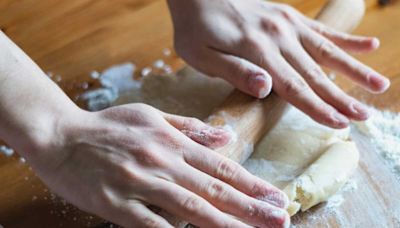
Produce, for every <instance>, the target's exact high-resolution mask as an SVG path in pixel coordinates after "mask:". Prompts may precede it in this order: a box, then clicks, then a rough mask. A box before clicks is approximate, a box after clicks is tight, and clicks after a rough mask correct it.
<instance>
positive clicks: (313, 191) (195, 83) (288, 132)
mask: <svg viewBox="0 0 400 228" xmlns="http://www.w3.org/2000/svg"><path fill="white" fill-rule="evenodd" d="M231 91H232V87H231V86H230V85H228V84H227V83H225V82H224V81H222V80H220V79H216V78H209V77H206V76H204V75H202V74H200V73H198V72H195V71H194V70H192V69H191V68H185V69H184V70H183V71H181V72H179V73H178V74H177V75H162V76H154V75H153V76H148V77H145V78H144V79H142V85H141V87H140V88H138V89H136V90H132V91H130V92H129V93H126V94H124V95H123V96H122V97H120V98H119V99H118V100H117V102H116V103H115V104H124V103H131V102H143V103H147V104H150V105H152V106H154V107H156V108H159V109H161V110H163V111H166V112H170V113H175V114H180V115H186V116H193V117H197V118H199V119H205V118H206V117H207V116H209V115H210V114H211V112H212V110H213V109H214V108H216V107H218V106H219V105H220V104H221V102H222V101H223V100H224V99H225V98H226V96H227V95H228V94H229V93H230V92H231ZM357 163H358V151H357V148H356V147H355V145H354V143H352V142H350V141H349V129H344V130H333V129H330V128H327V127H324V126H322V125H319V124H317V123H315V122H314V121H313V120H311V119H310V118H308V117H307V116H306V115H304V114H303V113H301V112H300V111H298V110H297V109H295V108H293V107H290V108H289V110H288V111H287V113H286V114H285V115H284V117H283V118H282V119H281V120H280V121H279V123H278V124H277V125H276V126H275V127H274V128H273V129H272V130H271V131H270V132H269V133H268V134H267V135H266V136H265V137H264V138H263V139H262V140H261V141H260V143H259V144H258V146H256V148H255V152H254V153H253V155H252V156H251V157H250V159H249V160H247V161H246V162H245V163H244V167H245V168H247V169H248V170H249V171H250V172H251V173H253V174H255V175H257V176H259V177H261V178H263V179H265V180H267V181H269V182H270V183H272V184H274V185H275V186H277V187H278V188H280V189H283V190H284V191H285V192H286V194H287V195H288V196H289V198H290V200H291V201H292V204H291V206H290V208H289V212H290V214H294V213H296V212H297V211H298V210H299V209H302V210H307V209H308V208H310V207H312V206H314V205H316V204H318V203H320V202H323V201H325V200H326V199H327V198H329V197H330V196H331V195H333V194H334V193H335V192H336V191H337V190H338V189H339V188H340V187H341V186H342V185H343V184H344V183H345V182H346V180H347V179H348V178H349V176H350V175H351V173H352V172H353V171H354V169H355V168H356V167H357Z"/></svg>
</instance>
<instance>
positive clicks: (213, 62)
mask: <svg viewBox="0 0 400 228" xmlns="http://www.w3.org/2000/svg"><path fill="white" fill-rule="evenodd" d="M198 55H199V56H198V58H199V59H202V60H203V61H201V62H200V61H195V62H193V63H191V65H193V66H194V67H196V68H198V69H199V70H200V71H202V72H204V73H206V74H208V75H210V76H215V77H221V78H223V79H225V80H226V81H228V82H229V83H231V84H232V85H233V86H234V87H236V88H237V89H239V90H241V91H242V92H245V93H247V94H250V95H252V96H254V97H257V98H264V97H266V96H267V95H268V94H269V93H270V92H271V88H272V80H271V77H270V76H269V74H268V73H267V72H266V71H265V70H263V69H262V68H260V67H258V66H256V65H254V64H252V63H250V62H248V61H246V60H244V59H241V58H239V57H236V56H233V55H229V54H225V53H222V52H220V51H218V50H215V49H212V48H207V49H203V50H202V51H200V52H199V54H198Z"/></svg>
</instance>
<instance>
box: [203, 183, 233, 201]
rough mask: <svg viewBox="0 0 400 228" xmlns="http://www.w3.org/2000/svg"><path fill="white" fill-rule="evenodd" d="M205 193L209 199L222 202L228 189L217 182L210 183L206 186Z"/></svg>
mask: <svg viewBox="0 0 400 228" xmlns="http://www.w3.org/2000/svg"><path fill="white" fill-rule="evenodd" d="M206 188H207V193H208V195H209V196H210V197H211V198H214V199H218V200H222V199H224V198H226V195H227V193H228V189H227V188H226V186H224V184H222V183H220V182H217V181H212V182H211V183H209V184H207V186H206Z"/></svg>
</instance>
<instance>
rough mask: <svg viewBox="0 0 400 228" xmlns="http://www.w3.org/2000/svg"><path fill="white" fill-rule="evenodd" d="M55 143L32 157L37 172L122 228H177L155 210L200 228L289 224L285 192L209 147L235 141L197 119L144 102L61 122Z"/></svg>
mask: <svg viewBox="0 0 400 228" xmlns="http://www.w3.org/2000/svg"><path fill="white" fill-rule="evenodd" d="M56 136H57V137H56ZM54 138H56V139H57V140H53V141H50V142H48V143H42V144H40V145H39V146H36V149H35V152H34V153H32V155H33V157H30V158H28V161H29V162H30V163H31V165H32V167H33V168H34V169H35V170H36V172H37V174H38V175H39V176H40V177H41V179H42V180H43V181H44V182H45V183H46V184H47V185H48V186H49V187H50V189H51V190H52V191H53V192H55V193H57V194H59V195H60V196H62V197H64V198H65V199H66V200H67V201H69V202H71V203H72V204H74V205H76V206H78V207H79V208H80V209H82V210H85V211H88V212H91V213H94V214H96V215H98V216H101V217H103V218H105V219H107V220H110V221H112V222H114V223H117V224H119V225H122V226H125V227H172V226H171V225H170V224H169V223H168V222H167V221H166V220H165V219H164V218H162V217H161V216H159V215H157V214H156V213H154V212H153V211H152V210H150V209H149V208H148V207H147V206H149V205H153V206H156V207H159V208H162V209H164V210H166V211H168V212H169V213H171V214H174V215H177V216H179V217H180V218H182V219H184V220H186V221H188V222H190V223H192V224H194V225H197V226H200V227H251V226H257V227H287V226H288V225H289V216H288V214H287V212H286V210H285V208H286V207H287V205H288V199H287V197H286V195H285V194H284V193H283V192H281V191H280V190H279V189H277V188H275V187H274V186H272V185H270V184H268V183H266V182H264V181H263V180H261V179H259V178H257V177H255V176H253V175H251V174H250V173H249V172H247V171H246V170H245V169H244V168H242V167H241V166H240V165H239V164H237V163H235V162H233V161H231V160H229V159H227V158H225V157H223V156H222V155H220V154H218V153H216V152H214V151H213V150H210V149H208V148H207V147H209V148H215V147H219V146H222V145H224V144H226V143H228V141H229V139H230V136H229V134H228V133H227V132H225V131H224V130H222V129H216V128H213V127H210V126H208V125H206V124H204V123H203V122H201V121H199V120H197V119H193V118H187V117H181V116H176V115H171V114H166V113H163V112H161V111H159V110H157V109H154V108H152V107H150V106H147V105H143V104H130V105H124V106H117V107H113V108H109V109H106V110H103V111H100V112H94V113H89V112H86V111H82V110H80V111H79V112H77V113H75V114H74V115H73V116H69V117H60V119H59V121H58V123H57V127H55V130H54ZM206 146H207V147H206ZM35 156H36V157H35ZM228 214H230V215H233V216H234V217H233V216H228ZM246 224H249V225H246Z"/></svg>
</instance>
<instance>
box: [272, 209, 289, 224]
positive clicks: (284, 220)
mask: <svg viewBox="0 0 400 228" xmlns="http://www.w3.org/2000/svg"><path fill="white" fill-rule="evenodd" d="M271 217H273V218H275V219H276V223H277V224H275V225H277V226H278V227H289V224H290V218H289V215H288V213H287V212H286V211H285V210H282V209H274V210H272V212H271Z"/></svg>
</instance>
